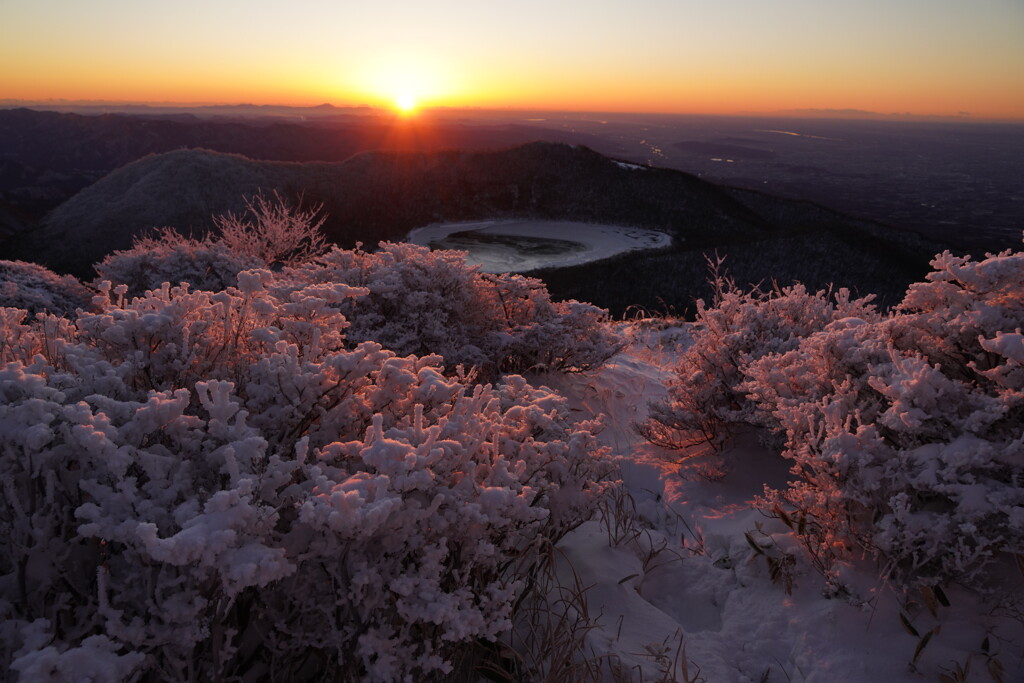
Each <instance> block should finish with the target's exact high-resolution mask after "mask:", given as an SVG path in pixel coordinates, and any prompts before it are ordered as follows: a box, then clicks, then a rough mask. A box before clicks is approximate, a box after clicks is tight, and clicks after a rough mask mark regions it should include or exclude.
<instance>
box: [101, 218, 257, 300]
mask: <svg viewBox="0 0 1024 683" xmlns="http://www.w3.org/2000/svg"><path fill="white" fill-rule="evenodd" d="M262 265H265V264H263V263H262V262H261V261H260V260H259V259H257V258H254V257H253V256H250V255H247V254H243V253H238V252H235V251H232V250H231V249H229V248H228V247H227V245H225V244H223V243H221V242H219V241H217V240H214V239H212V238H205V239H202V240H197V239H193V238H191V237H185V236H183V235H182V234H181V233H178V232H176V231H175V230H173V229H171V228H164V229H163V230H159V231H157V232H155V233H154V234H152V235H146V236H143V237H140V238H137V239H136V240H135V241H134V242H132V246H131V248H130V249H125V250H123V251H115V252H114V253H112V254H108V255H107V256H106V257H105V258H104V259H103V260H102V261H100V262H99V263H97V264H95V266H94V268H95V270H96V272H97V273H98V274H99V281H104V280H109V281H110V282H114V283H117V284H122V285H126V286H127V287H128V293H129V294H130V295H131V296H141V295H142V294H143V292H145V291H146V290H149V289H159V288H160V286H161V285H162V284H163V283H165V282H168V283H170V284H172V285H178V284H181V283H182V282H187V283H189V285H190V286H191V287H192V288H193V289H202V290H206V291H211V292H219V291H221V290H222V289H226V288H227V287H234V286H235V285H236V284H238V274H239V273H240V272H242V271H243V270H249V269H251V268H258V267H260V266H262Z"/></svg>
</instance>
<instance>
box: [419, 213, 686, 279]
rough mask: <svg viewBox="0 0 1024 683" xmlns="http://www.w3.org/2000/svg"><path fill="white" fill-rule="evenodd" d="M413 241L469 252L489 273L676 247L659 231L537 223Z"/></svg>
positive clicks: (451, 229)
mask: <svg viewBox="0 0 1024 683" xmlns="http://www.w3.org/2000/svg"><path fill="white" fill-rule="evenodd" d="M407 240H408V241H409V242H412V243H413V244H419V245H421V246H427V247H430V248H431V249H459V250H462V251H467V252H469V257H468V258H467V261H468V262H469V263H472V264H476V265H479V266H480V267H481V270H483V271H484V272H485V273H521V272H525V271H528V270H534V269H536V268H561V267H564V266H573V265H578V264H580V263H586V262H588V261H596V260H598V259H603V258H608V257H609V256H615V255H616V254H621V253H624V252H627V251H637V250H639V249H659V248H662V247H667V246H669V245H670V244H671V243H672V237H671V236H670V235H668V234H666V233H663V232H656V231H654V230H644V229H641V228H628V227H624V226H621V225H601V224H595V223H573V222H569V221H533V220H523V221H520V220H494V221H474V222H469V223H440V224H433V225H428V226H426V227H422V228H416V229H415V230H413V231H412V232H410V233H409V236H408V238H407Z"/></svg>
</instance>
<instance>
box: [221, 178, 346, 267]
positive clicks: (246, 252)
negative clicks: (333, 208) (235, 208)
mask: <svg viewBox="0 0 1024 683" xmlns="http://www.w3.org/2000/svg"><path fill="white" fill-rule="evenodd" d="M245 206H246V209H247V211H246V213H245V214H243V215H236V214H233V213H228V214H225V215H223V216H217V217H215V218H214V219H213V222H214V225H216V226H217V230H218V235H217V237H216V239H217V242H218V243H219V244H222V245H224V246H225V247H227V248H228V250H229V251H230V252H231V253H233V254H237V255H239V256H245V257H247V258H251V259H256V260H257V261H260V262H261V263H263V264H264V265H265V266H268V267H269V266H275V265H288V266H294V265H298V264H301V263H306V262H307V261H310V260H311V259H313V258H316V257H317V256H320V255H322V254H325V253H326V252H327V250H328V249H329V248H330V245H329V244H328V242H327V238H326V237H325V236H324V233H323V232H322V231H321V230H320V228H321V226H323V224H324V221H325V220H326V218H325V217H324V216H323V215H321V209H322V207H315V208H312V209H300V208H298V207H292V206H290V205H289V204H288V202H286V201H285V200H284V199H283V198H282V197H281V195H280V194H278V193H277V192H276V191H275V192H274V193H273V194H272V195H271V196H267V195H264V194H258V195H256V196H255V197H252V198H251V199H247V200H246V202H245Z"/></svg>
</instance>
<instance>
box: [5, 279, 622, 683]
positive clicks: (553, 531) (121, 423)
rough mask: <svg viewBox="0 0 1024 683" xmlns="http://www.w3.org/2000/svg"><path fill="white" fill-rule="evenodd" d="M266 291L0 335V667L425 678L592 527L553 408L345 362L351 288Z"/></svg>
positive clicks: (180, 295)
mask: <svg viewBox="0 0 1024 683" xmlns="http://www.w3.org/2000/svg"><path fill="white" fill-rule="evenodd" d="M272 281H273V276H272V274H271V273H270V272H268V271H249V272H243V273H241V274H240V275H239V277H238V287H237V288H235V287H228V288H227V289H225V290H224V291H222V292H218V293H211V292H199V291H191V290H190V289H189V288H188V287H169V286H167V285H165V286H163V287H161V288H159V289H157V290H155V291H151V292H149V293H148V294H147V295H145V296H144V297H140V298H137V299H134V300H128V299H126V298H125V296H124V293H125V290H126V288H125V287H124V286H119V287H117V288H114V289H111V288H110V286H109V284H108V285H106V286H104V287H103V288H102V291H103V296H101V297H98V298H97V299H96V300H95V305H96V306H98V307H99V308H100V310H99V312H96V313H91V314H85V315H82V316H80V317H79V318H78V319H77V320H75V321H67V320H60V321H58V322H59V324H60V325H63V326H64V327H62V328H59V331H60V334H61V336H60V337H59V338H57V339H56V340H54V339H51V338H50V337H51V336H52V334H53V333H54V330H56V329H58V328H55V327H54V325H55V324H56V323H55V322H54V319H52V318H46V317H45V316H44V317H43V318H42V319H38V320H34V321H30V322H28V323H26V322H25V319H24V318H25V316H24V313H21V312H16V311H15V312H11V313H10V314H9V315H8V314H7V313H6V311H5V313H4V316H2V317H0V325H2V328H0V340H4V341H2V342H0V343H2V344H4V346H0V351H2V352H3V353H5V354H6V356H5V360H6V361H8V362H7V363H6V365H5V366H4V367H3V368H2V369H0V485H2V486H3V496H0V576H2V579H0V619H2V622H3V624H4V626H3V629H2V631H0V636H2V641H0V666H3V667H4V668H5V669H6V670H12V671H17V672H20V673H21V676H22V679H23V680H38V679H40V678H44V677H46V676H50V677H51V678H53V679H54V680H63V679H61V678H60V677H61V676H65V677H66V678H67V677H72V678H73V677H74V676H77V675H86V674H87V673H88V675H92V676H94V677H97V678H104V677H106V678H109V679H124V678H129V677H131V676H133V675H134V676H142V677H145V678H148V679H154V680H186V679H187V680H213V679H223V678H245V679H272V680H323V679H326V678H330V679H332V680H333V679H335V678H337V679H341V680H351V679H368V680H401V679H407V680H419V679H421V678H422V677H423V676H425V675H430V674H434V675H436V674H440V673H443V672H446V671H448V670H450V667H451V661H452V657H453V654H454V653H455V652H457V650H458V648H459V647H463V646H465V645H466V644H467V643H472V642H474V641H476V640H477V639H481V638H483V639H493V638H494V637H495V636H496V635H497V634H498V633H499V632H500V631H502V630H504V629H507V628H508V626H509V616H510V613H511V609H512V605H513V602H514V600H515V598H516V595H517V591H518V590H519V588H520V583H519V582H520V580H521V576H519V575H517V573H516V571H515V570H516V569H519V570H522V569H523V568H524V567H529V566H530V562H531V560H530V558H531V556H532V555H531V553H533V552H535V551H536V549H537V546H538V545H539V544H543V543H544V542H546V540H545V539H547V540H550V539H553V538H557V537H558V536H559V535H560V534H562V533H564V532H565V531H566V530H568V529H570V528H571V527H573V526H574V525H576V524H578V523H580V522H581V521H582V520H583V519H585V518H586V517H587V516H588V515H589V514H590V511H591V509H592V507H593V505H594V499H595V497H596V496H597V495H598V494H599V493H600V491H601V488H602V486H603V485H602V484H601V483H600V482H601V480H602V479H604V478H606V477H607V476H608V475H609V473H610V469H611V468H610V461H609V459H608V458H607V456H606V454H605V453H604V451H601V450H599V449H597V448H596V445H595V440H594V436H593V431H594V428H595V426H594V425H591V424H586V423H584V424H570V423H569V422H568V421H567V419H566V418H567V408H566V406H565V403H564V400H563V399H561V398H560V397H558V396H557V395H555V394H553V393H551V392H549V391H548V390H546V389H536V388H533V387H531V386H529V385H528V384H527V383H526V382H525V381H524V380H523V379H521V378H519V377H515V376H512V377H508V378H506V379H505V380H504V381H503V382H502V383H501V384H499V385H497V386H491V385H475V386H471V385H468V384H466V382H464V381H463V380H462V379H460V378H459V377H450V376H445V375H444V374H443V373H442V368H441V366H440V358H438V357H436V356H428V357H422V358H421V357H416V356H406V357H400V356H397V355H396V354H395V353H393V352H391V351H388V350H385V349H384V348H382V347H381V346H380V345H379V344H377V343H374V342H369V341H368V342H363V343H360V344H358V345H357V346H355V347H354V348H348V347H347V346H346V340H345V339H344V336H343V331H344V329H345V324H346V323H345V320H344V318H343V317H342V315H341V314H340V313H339V312H338V307H339V306H341V305H343V304H344V303H345V302H347V301H349V300H350V299H351V298H352V297H357V296H362V295H365V291H364V290H360V289H356V288H353V287H350V286H348V285H345V284H328V283H311V284H308V285H306V286H297V285H293V286H292V287H291V288H290V289H289V291H288V292H287V294H286V295H284V296H279V295H278V294H277V293H276V290H273V289H271V288H268V286H267V285H268V284H269V283H271V282H272ZM7 310H9V309H7ZM47 324H49V325H50V327H46V325H47ZM5 349H6V350H5ZM40 350H46V353H42V352H40ZM83 662H87V664H82V663H83ZM82 667H85V668H82ZM62 672H64V673H62ZM67 672H74V673H73V674H69V673H67ZM89 672H92V673H89Z"/></svg>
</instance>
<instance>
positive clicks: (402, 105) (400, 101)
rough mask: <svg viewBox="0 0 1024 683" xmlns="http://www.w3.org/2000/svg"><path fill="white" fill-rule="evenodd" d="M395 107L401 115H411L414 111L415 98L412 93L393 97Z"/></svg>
mask: <svg viewBox="0 0 1024 683" xmlns="http://www.w3.org/2000/svg"><path fill="white" fill-rule="evenodd" d="M395 107H396V108H397V109H398V111H399V112H401V113H402V114H412V113H413V112H414V111H416V96H415V95H413V94H412V93H408V92H407V93H401V94H400V95H398V96H397V97H395Z"/></svg>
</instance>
